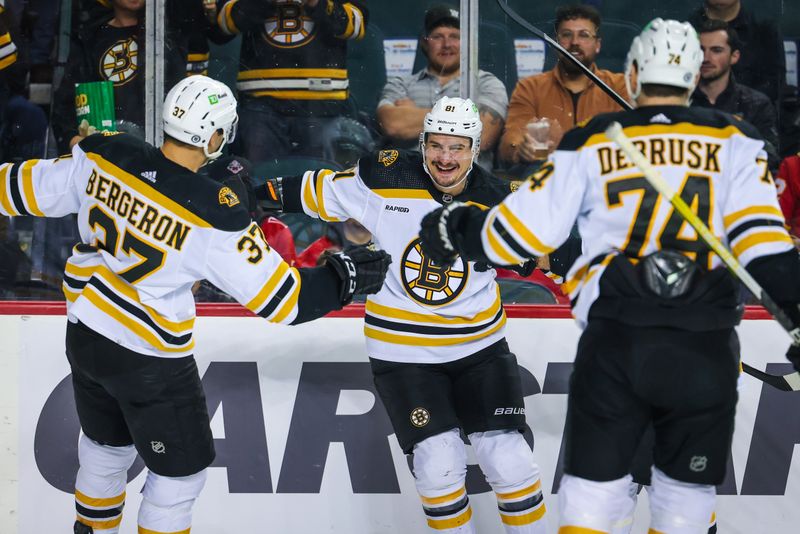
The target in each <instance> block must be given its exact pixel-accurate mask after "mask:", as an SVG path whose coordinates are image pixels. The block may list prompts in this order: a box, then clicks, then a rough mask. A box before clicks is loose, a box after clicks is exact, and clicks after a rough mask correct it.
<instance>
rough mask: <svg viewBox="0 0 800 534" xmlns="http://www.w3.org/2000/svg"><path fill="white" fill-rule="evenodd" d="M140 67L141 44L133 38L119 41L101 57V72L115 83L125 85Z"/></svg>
mask: <svg viewBox="0 0 800 534" xmlns="http://www.w3.org/2000/svg"><path fill="white" fill-rule="evenodd" d="M138 69H139V45H138V44H137V43H136V41H135V40H134V39H133V37H131V38H129V39H125V40H124V41H117V42H116V43H114V44H113V45H112V46H111V48H109V49H108V50H106V52H105V54H103V55H102V56H101V57H100V73H101V74H102V75H103V77H104V78H105V79H106V80H109V81H111V82H113V83H114V85H125V84H126V83H128V82H129V81H131V80H132V79H133V78H134V77H135V76H136V71H137V70H138Z"/></svg>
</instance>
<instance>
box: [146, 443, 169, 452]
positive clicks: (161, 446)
mask: <svg viewBox="0 0 800 534" xmlns="http://www.w3.org/2000/svg"><path fill="white" fill-rule="evenodd" d="M150 448H151V449H153V452H154V453H156V454H166V453H167V448H166V447H165V446H164V444H163V443H161V442H160V441H151V442H150Z"/></svg>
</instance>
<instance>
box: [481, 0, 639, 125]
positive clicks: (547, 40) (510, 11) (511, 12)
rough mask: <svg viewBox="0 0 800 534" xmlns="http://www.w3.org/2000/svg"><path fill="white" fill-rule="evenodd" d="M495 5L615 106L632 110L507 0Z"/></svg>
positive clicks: (590, 70)
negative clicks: (596, 88)
mask: <svg viewBox="0 0 800 534" xmlns="http://www.w3.org/2000/svg"><path fill="white" fill-rule="evenodd" d="M497 5H499V6H500V9H502V10H503V12H504V13H505V14H506V15H508V17H509V18H510V19H511V20H513V21H514V22H516V23H517V24H519V25H520V26H522V27H523V28H525V29H526V30H528V31H529V32H531V33H532V34H534V35H535V36H536V37H538V38H539V39H542V40H543V41H544V42H545V43H547V44H548V45H550V46H552V47H553V48H555V49H556V50H557V51H558V52H559V53H560V54H561V55H562V57H564V58H566V60H567V61H570V62H572V63H573V64H574V65H575V66H576V67H578V68H579V69H580V70H581V72H583V73H584V74H585V75H586V76H587V77H588V78H589V79H590V80H592V81H593V82H594V83H595V84H597V86H598V87H600V89H602V90H603V91H604V92H605V93H606V94H607V95H608V96H609V97H611V99H612V100H614V101H615V102H616V103H617V104H619V105H620V106H622V107H623V108H624V109H633V106H631V104H630V102H628V101H627V100H625V99H624V98H622V96H620V94H619V93H617V92H616V91H614V90H613V89H612V88H611V87H609V86H608V84H606V82H604V81H603V80H601V79H600V78H598V77H597V75H596V74H595V73H594V72H592V69H590V68H589V67H587V66H586V65H584V64H583V63H581V62H580V60H579V59H578V58H576V57H575V56H573V55H572V54H570V53H569V52H568V51H567V50H566V49H565V48H564V47H563V46H561V45H560V44H558V42H557V41H556V40H555V39H553V38H552V37H550V36H549V35H547V34H546V33H544V32H543V31H542V30H540V29H539V28H537V27H536V26H534V25H533V24H531V23H529V22H528V21H527V20H525V19H524V18H522V17H521V16H520V15H519V13H517V12H516V11H514V10H513V9H511V8H510V7H508V0H497Z"/></svg>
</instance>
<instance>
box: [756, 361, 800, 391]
mask: <svg viewBox="0 0 800 534" xmlns="http://www.w3.org/2000/svg"><path fill="white" fill-rule="evenodd" d="M742 371H744V372H745V373H747V374H748V375H750V376H752V377H754V378H757V379H759V380H761V381H762V382H764V383H766V384H769V385H770V386H772V387H774V388H777V389H780V390H781V391H800V373H798V372H797V371H795V372H793V373H789V374H785V375H771V374H769V373H765V372H764V371H759V370H758V369H756V368H755V367H751V366H750V365H747V364H746V363H744V362H742Z"/></svg>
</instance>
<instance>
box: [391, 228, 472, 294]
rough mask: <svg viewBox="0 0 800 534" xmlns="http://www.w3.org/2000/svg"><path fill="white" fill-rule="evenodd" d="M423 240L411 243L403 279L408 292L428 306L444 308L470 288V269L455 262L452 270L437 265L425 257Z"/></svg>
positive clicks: (401, 275)
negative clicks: (467, 287)
mask: <svg viewBox="0 0 800 534" xmlns="http://www.w3.org/2000/svg"><path fill="white" fill-rule="evenodd" d="M420 241H421V240H420V239H419V238H417V239H415V240H414V241H412V242H411V243H410V244H409V245H408V247H406V250H405V252H403V260H402V262H401V264H400V280H401V281H402V283H403V288H404V289H405V290H406V293H408V295H409V296H410V297H411V298H412V299H414V300H415V301H417V302H419V303H421V304H425V305H426V306H441V305H442V304H447V303H448V302H450V301H451V300H453V299H455V298H456V297H457V296H458V295H459V293H461V291H462V290H463V289H464V287H465V286H466V285H467V279H468V278H469V267H467V266H466V264H464V262H463V261H461V258H458V259H456V262H455V263H454V264H453V266H452V267H449V268H445V267H442V266H440V265H437V264H435V263H434V262H433V261H431V260H430V259H428V258H426V257H425V256H424V255H423V254H422V247H421V246H420Z"/></svg>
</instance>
